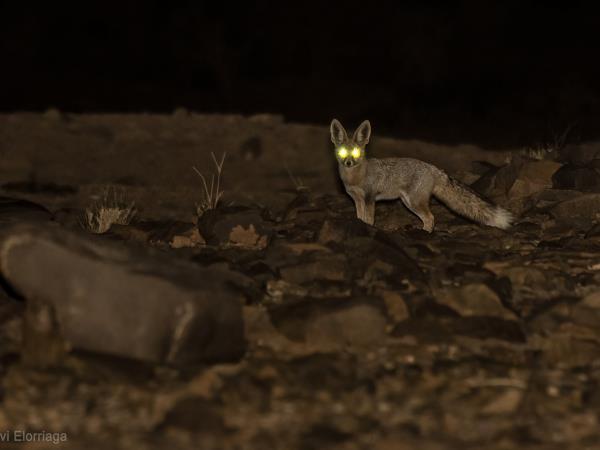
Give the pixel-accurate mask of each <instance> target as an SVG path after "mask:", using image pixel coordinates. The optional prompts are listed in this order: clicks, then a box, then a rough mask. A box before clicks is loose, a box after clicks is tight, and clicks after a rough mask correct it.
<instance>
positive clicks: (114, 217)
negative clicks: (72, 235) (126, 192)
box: [81, 188, 137, 234]
mask: <svg viewBox="0 0 600 450" xmlns="http://www.w3.org/2000/svg"><path fill="white" fill-rule="evenodd" d="M136 213H137V210H136V209H135V202H127V201H126V200H125V199H124V196H123V195H121V194H119V193H118V192H117V190H116V189H115V188H107V189H106V191H105V192H104V194H103V195H102V197H101V198H100V199H99V200H98V201H97V202H96V203H94V204H93V205H92V206H90V207H89V208H86V210H85V212H84V214H83V219H82V221H81V224H82V226H83V228H85V229H86V230H88V231H90V232H92V233H96V234H102V233H106V232H107V231H108V230H109V229H110V227H111V226H112V225H113V224H115V223H116V224H119V225H129V224H130V223H131V220H132V219H133V217H134V216H135V215H136Z"/></svg>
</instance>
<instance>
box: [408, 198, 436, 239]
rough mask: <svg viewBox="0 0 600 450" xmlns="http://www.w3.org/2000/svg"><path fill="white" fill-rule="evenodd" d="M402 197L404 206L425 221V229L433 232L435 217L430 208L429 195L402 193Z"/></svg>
mask: <svg viewBox="0 0 600 450" xmlns="http://www.w3.org/2000/svg"><path fill="white" fill-rule="evenodd" d="M400 198H401V199H402V203H404V206H406V207H407V208H408V209H410V210H411V211H412V212H413V213H415V214H416V215H417V217H418V218H419V219H421V222H423V230H425V231H427V232H428V233H431V232H432V231H433V226H434V225H435V218H434V217H433V214H432V213H431V210H430V209H429V196H424V195H417V196H412V197H409V196H408V195H402V196H401V197H400Z"/></svg>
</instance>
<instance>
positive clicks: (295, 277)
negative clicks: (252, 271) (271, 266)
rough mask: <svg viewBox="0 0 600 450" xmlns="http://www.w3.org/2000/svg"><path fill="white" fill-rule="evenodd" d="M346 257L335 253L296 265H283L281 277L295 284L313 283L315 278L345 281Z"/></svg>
mask: <svg viewBox="0 0 600 450" xmlns="http://www.w3.org/2000/svg"><path fill="white" fill-rule="evenodd" d="M346 266H347V262H346V258H345V257H344V256H343V255H333V256H330V257H327V258H320V259H318V260H317V261H309V262H306V263H300V264H297V265H294V266H288V267H282V268H281V269H280V273H281V278H282V279H284V280H285V281H288V282H290V283H294V284H303V283H312V282H314V281H315V280H329V281H343V280H345V279H346Z"/></svg>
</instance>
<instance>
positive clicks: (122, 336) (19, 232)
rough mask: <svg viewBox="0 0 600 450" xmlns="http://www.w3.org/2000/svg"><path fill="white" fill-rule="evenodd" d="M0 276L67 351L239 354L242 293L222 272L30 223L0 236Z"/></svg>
mask: <svg viewBox="0 0 600 450" xmlns="http://www.w3.org/2000/svg"><path fill="white" fill-rule="evenodd" d="M0 267H1V270H2V276H3V277H4V279H5V280H6V281H7V282H8V283H9V284H10V286H11V287H12V288H13V289H14V290H15V291H17V292H19V293H20V294H21V295H22V296H23V297H24V298H25V300H26V301H27V302H28V303H29V305H30V306H31V305H32V304H41V305H43V306H44V307H48V306H49V307H50V308H52V309H53V314H54V317H55V318H56V321H57V323H58V328H59V329H60V334H61V335H62V338H63V339H64V340H65V341H66V344H67V346H68V347H73V348H75V349H81V350H87V351H93V352H100V353H106V354H111V355H116V356H122V357H129V358H134V359H138V360H143V361H150V362H162V363H175V364H178V363H195V362H201V361H229V360H235V359H237V358H239V357H241V356H242V355H243V353H244V351H245V340H244V335H243V319H242V311H241V306H242V300H241V293H240V292H239V291H237V290H236V289H235V288H234V287H232V284H231V283H230V280H231V275H232V274H230V273H229V271H228V270H226V269H215V268H203V267H200V266H196V265H194V264H191V263H187V262H183V261H179V260H176V259H172V258H167V257H165V256H164V255H161V254H158V253H153V252H151V251H147V250H142V249H139V248H136V249H132V248H128V247H125V246H123V245H122V244H119V243H116V242H108V241H106V240H103V239H101V238H98V237H94V238H92V237H89V236H85V235H80V234H77V233H73V232H70V231H67V230H65V229H61V228H59V227H57V226H56V227H55V226H52V225H46V226H44V225H34V224H26V225H25V224H23V225H17V226H13V227H11V228H8V229H5V230H3V232H2V234H1V236H0ZM38 309H39V308H38ZM41 326H42V328H43V324H41ZM29 327H30V328H31V327H34V328H39V327H40V324H39V323H33V324H29ZM26 329H27V324H26ZM40 345H43V340H41V341H40ZM26 348H27V347H26ZM24 356H25V357H27V355H24Z"/></svg>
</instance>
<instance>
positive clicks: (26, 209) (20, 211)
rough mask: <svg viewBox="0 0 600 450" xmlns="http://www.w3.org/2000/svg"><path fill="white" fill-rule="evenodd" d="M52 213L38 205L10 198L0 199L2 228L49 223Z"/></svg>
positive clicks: (0, 223)
mask: <svg viewBox="0 0 600 450" xmlns="http://www.w3.org/2000/svg"><path fill="white" fill-rule="evenodd" d="M50 220H52V213H51V212H50V211H48V210H47V209H46V208H44V207H43V206H41V205H38V204H37V203H33V202H30V201H28V200H21V199H17V198H10V197H0V226H7V225H12V224H15V223H19V222H48V221H50Z"/></svg>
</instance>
